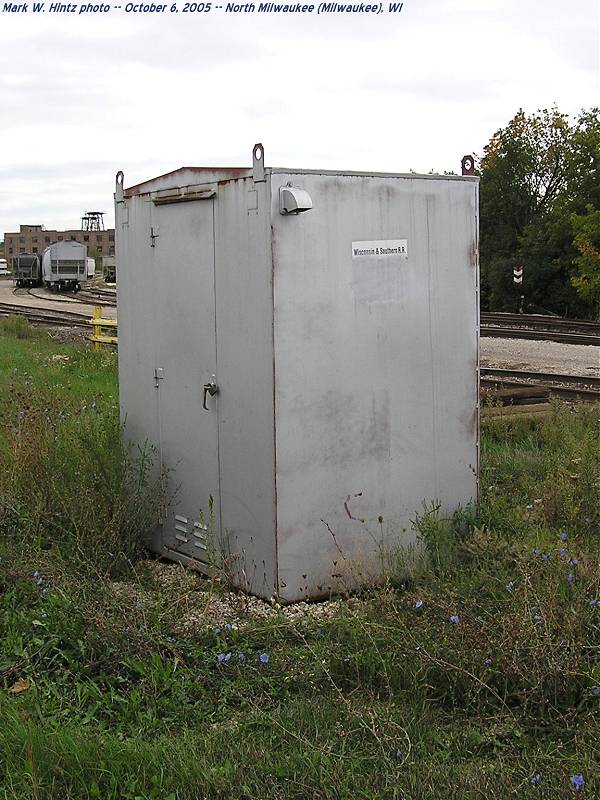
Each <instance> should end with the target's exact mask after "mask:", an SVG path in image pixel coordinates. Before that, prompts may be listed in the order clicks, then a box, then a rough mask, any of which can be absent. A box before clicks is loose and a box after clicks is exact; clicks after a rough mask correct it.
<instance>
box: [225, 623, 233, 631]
mask: <svg viewBox="0 0 600 800" xmlns="http://www.w3.org/2000/svg"><path fill="white" fill-rule="evenodd" d="M223 627H224V628H225V630H226V631H230V630H231V629H232V625H231V623H230V622H226V623H225V625H223Z"/></svg>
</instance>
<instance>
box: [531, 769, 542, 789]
mask: <svg viewBox="0 0 600 800" xmlns="http://www.w3.org/2000/svg"><path fill="white" fill-rule="evenodd" d="M541 782H542V776H541V775H540V773H539V772H537V773H536V774H535V775H532V776H531V778H530V780H529V783H530V784H531V785H532V786H539V785H540V783H541Z"/></svg>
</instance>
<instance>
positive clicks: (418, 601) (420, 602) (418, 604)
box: [415, 600, 423, 611]
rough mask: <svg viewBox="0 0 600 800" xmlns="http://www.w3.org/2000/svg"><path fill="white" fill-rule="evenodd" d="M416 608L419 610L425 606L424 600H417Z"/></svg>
mask: <svg viewBox="0 0 600 800" xmlns="http://www.w3.org/2000/svg"><path fill="white" fill-rule="evenodd" d="M415 608H416V609H417V611H418V610H419V609H420V608H423V601H422V600H417V602H416V603H415Z"/></svg>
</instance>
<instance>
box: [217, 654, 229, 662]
mask: <svg viewBox="0 0 600 800" xmlns="http://www.w3.org/2000/svg"><path fill="white" fill-rule="evenodd" d="M230 658H231V653H219V655H218V656H217V661H218V662H219V664H226V663H227V662H228V661H229V659H230Z"/></svg>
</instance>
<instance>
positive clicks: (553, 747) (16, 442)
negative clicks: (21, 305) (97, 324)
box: [0, 323, 600, 800]
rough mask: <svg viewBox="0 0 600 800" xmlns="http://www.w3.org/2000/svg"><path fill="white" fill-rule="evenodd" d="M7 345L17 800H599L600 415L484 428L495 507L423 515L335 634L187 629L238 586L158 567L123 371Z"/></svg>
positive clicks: (7, 611)
mask: <svg viewBox="0 0 600 800" xmlns="http://www.w3.org/2000/svg"><path fill="white" fill-rule="evenodd" d="M11 325H12V323H8V324H7V323H2V324H0V353H1V355H0V410H1V414H0V420H1V421H0V470H1V474H2V476H3V479H2V484H1V488H0V559H1V560H0V590H1V593H2V594H1V596H0V680H1V681H2V688H0V798H23V799H24V800H29V798H31V799H32V800H33V798H35V799H36V800H40V799H41V798H52V799H53V800H54V798H56V800H58V799H59V798H60V800H63V798H73V799H75V798H77V800H79V798H86V799H87V798H102V800H104V799H105V798H109V799H110V800H112V799H113V798H114V800H117V799H118V800H121V799H123V800H150V799H151V798H152V799H154V798H161V800H188V799H190V800H191V799H192V798H194V800H195V799H196V798H198V800H199V799H200V798H238V799H239V800H242V798H244V799H245V800H255V798H256V800H258V798H260V799H261V800H264V799H265V798H269V799H270V798H273V800H279V798H281V800H283V799H284V798H285V799H286V800H288V799H289V798H291V799H292V800H300V799H301V798H302V799H304V798H323V799H324V798H327V799H329V798H332V800H333V799H334V798H335V799H336V800H337V799H338V798H340V799H341V798H365V800H367V798H368V799H369V800H371V799H377V798H398V800H399V799H400V798H405V799H406V800H421V798H422V799H423V800H425V798H427V800H447V799H449V798H457V799H459V798H460V800H465V799H467V798H481V797H488V798H494V799H495V798H497V799H498V800H500V798H502V800H504V798H507V797H519V798H521V797H523V798H527V797H543V798H571V797H574V796H581V797H589V798H591V797H595V796H598V795H599V793H600V777H599V776H598V772H597V764H598V763H600V752H599V750H600V747H599V745H598V742H599V741H600V739H599V734H600V725H599V723H598V710H599V704H600V697H599V696H598V694H600V657H599V648H600V618H599V617H598V614H600V608H597V606H596V603H595V601H596V600H597V599H600V570H599V566H598V565H599V563H600V562H599V548H600V537H599V535H598V534H599V531H600V502H599V501H600V446H599V445H600V433H599V426H598V409H593V410H587V411H586V410H581V409H578V410H576V411H571V410H569V409H565V408H563V407H560V406H558V405H557V406H556V407H555V409H554V410H553V412H552V414H551V415H550V417H549V418H547V419H545V420H543V421H537V422H535V423H528V424H522V423H519V422H513V423H510V424H509V423H504V422H502V421H494V422H493V423H491V424H489V425H488V427H487V429H486V430H485V432H484V435H483V439H482V472H481V503H480V507H479V509H478V510H477V511H475V510H473V509H464V510H462V511H459V512H457V514H456V515H455V516H454V517H453V518H452V519H442V518H441V517H440V515H439V513H438V511H437V510H436V509H435V507H431V506H429V507H428V508H427V509H426V510H424V511H423V513H422V514H421V516H420V518H419V519H418V520H416V525H417V528H418V531H419V534H420V537H421V539H422V542H423V544H424V556H423V558H422V559H421V560H420V561H419V562H418V563H417V564H416V565H414V566H413V567H412V568H411V571H410V573H409V574H408V575H407V574H406V572H404V573H402V575H401V576H397V575H394V574H390V575H389V580H388V582H387V584H386V585H385V586H383V587H381V588H379V589H374V590H370V591H365V592H363V593H362V594H360V595H357V596H355V597H352V598H348V599H347V600H346V601H345V602H344V603H341V604H340V605H339V609H338V610H337V611H336V613H335V615H334V616H333V617H331V618H329V619H325V620H319V619H318V618H316V617H315V616H312V615H310V614H309V615H305V616H303V617H300V618H299V619H297V620H296V621H291V620H290V619H289V616H288V615H286V614H285V613H284V610H282V609H278V608H277V607H275V608H274V609H272V610H271V615H270V617H269V618H268V619H260V618H257V617H256V616H255V615H254V614H253V613H252V610H251V609H247V608H246V605H245V604H244V602H243V601H242V602H240V603H239V604H238V605H235V606H230V608H231V611H230V615H229V616H228V617H227V618H223V619H221V620H219V621H218V628H217V627H215V625H214V623H213V622H212V621H211V619H210V618H209V616H208V614H207V616H206V619H205V622H204V624H203V623H202V617H201V619H200V624H199V625H197V626H196V627H195V628H193V629H190V628H188V627H186V626H185V625H184V624H183V621H184V619H185V617H186V614H187V612H188V610H189V609H190V608H191V609H196V610H198V609H200V610H201V609H202V608H206V607H207V603H208V601H207V598H209V599H210V598H213V597H214V598H215V601H216V600H217V599H218V597H219V596H220V595H221V594H224V592H225V588H224V587H222V586H221V585H220V584H219V582H218V581H212V582H208V581H205V580H201V579H200V578H198V577H197V576H194V575H191V574H190V573H185V572H182V571H179V570H174V569H173V568H168V569H167V570H166V572H168V573H169V574H171V575H174V576H176V580H175V581H174V583H172V584H165V582H164V581H163V580H162V578H161V577H160V575H161V570H156V569H155V568H154V567H153V566H152V565H151V564H149V563H148V562H147V561H145V560H144V558H143V553H142V551H141V547H140V536H141V532H142V530H143V528H144V526H145V525H146V524H147V523H148V520H149V519H150V518H151V517H152V515H153V514H154V513H155V507H156V503H157V492H156V487H155V486H153V485H152V482H151V480H150V478H149V475H150V471H149V464H150V461H151V458H152V454H151V453H150V454H138V457H137V458H136V459H135V460H133V461H132V460H131V459H130V458H129V457H128V456H127V454H126V453H125V452H124V451H123V448H122V446H121V443H120V438H119V419H118V409H117V405H116V397H117V388H116V370H115V361H114V356H112V355H111V354H97V353H93V352H91V351H88V350H86V349H84V348H80V347H74V346H71V347H69V346H67V345H64V346H60V345H57V344H56V343H55V342H53V341H52V340H51V339H49V338H48V337H46V336H45V335H35V334H33V333H32V332H31V331H27V330H25V331H24V330H23V329H22V327H18V328H15V327H14V326H12V327H11ZM57 356H59V358H57ZM15 369H16V372H15V371H14V370H15ZM23 412H24V413H23ZM73 463H74V464H75V465H76V467H75V468H73ZM57 476H59V477H60V480H58V479H57ZM563 539H566V540H565V541H563ZM99 542H102V543H107V542H108V543H109V544H110V547H106V546H103V547H102V548H100V547H98V543H99ZM107 551H109V552H110V553H112V555H111V556H108V557H107V556H106V555H105V553H106V552H107ZM563 551H564V552H563ZM569 576H572V578H571V579H570V578H569ZM198 613H201V612H198ZM452 618H454V622H453V621H452ZM228 654H231V655H230V656H229V657H228V658H226V660H224V659H223V656H226V657H227V656H228ZM240 654H243V658H240ZM261 655H262V656H263V658H262V660H261ZM265 655H267V656H268V660H267V659H265V658H264V656H265ZM219 656H221V659H219ZM263 662H266V663H263ZM538 775H539V785H535V784H536V783H537V778H536V779H534V781H533V783H532V778H534V776H538ZM578 775H581V776H582V777H583V779H584V781H585V783H584V785H583V788H582V789H581V790H577V789H576V786H575V784H574V783H573V782H572V780H571V779H572V777H573V776H578Z"/></svg>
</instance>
